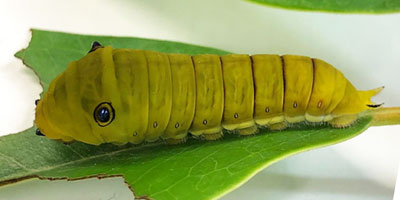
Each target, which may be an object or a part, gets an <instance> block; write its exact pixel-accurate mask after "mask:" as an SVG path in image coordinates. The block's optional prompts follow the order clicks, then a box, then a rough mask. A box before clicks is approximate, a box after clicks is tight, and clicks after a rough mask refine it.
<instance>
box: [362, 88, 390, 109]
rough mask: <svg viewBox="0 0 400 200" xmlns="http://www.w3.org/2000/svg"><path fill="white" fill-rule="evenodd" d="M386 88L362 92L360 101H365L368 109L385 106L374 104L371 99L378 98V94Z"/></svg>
mask: <svg viewBox="0 0 400 200" xmlns="http://www.w3.org/2000/svg"><path fill="white" fill-rule="evenodd" d="M384 88H385V86H382V87H378V88H375V89H372V90H367V91H360V93H359V95H360V99H362V100H364V101H365V105H366V106H367V109H375V108H380V107H381V106H382V105H383V103H380V104H376V103H374V102H372V101H371V98H372V97H373V96H376V95H377V94H379V93H380V92H381V91H382V90H383V89H384Z"/></svg>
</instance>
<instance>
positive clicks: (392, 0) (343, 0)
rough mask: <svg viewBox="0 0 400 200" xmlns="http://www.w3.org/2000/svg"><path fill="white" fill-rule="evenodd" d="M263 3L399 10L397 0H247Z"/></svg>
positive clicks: (341, 9)
mask: <svg viewBox="0 0 400 200" xmlns="http://www.w3.org/2000/svg"><path fill="white" fill-rule="evenodd" d="M247 1H251V2H255V3H259V4H263V5H269V6H274V7H282V8H287V9H296V10H311V11H325V12H340V13H371V14H372V13H394V12H400V1H398V0H335V1H331V0H247Z"/></svg>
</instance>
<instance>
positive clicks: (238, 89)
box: [35, 42, 383, 145]
mask: <svg viewBox="0 0 400 200" xmlns="http://www.w3.org/2000/svg"><path fill="white" fill-rule="evenodd" d="M382 88H383V87H381V88H376V89H373V90H369V91H359V90H357V89H355V88H354V86H353V85H352V84H351V83H350V82H349V81H348V80H347V79H346V78H345V77H344V76H343V74H342V73H341V72H340V71H338V70H337V69H335V68H334V67H332V66H331V65H329V64H328V63H326V62H324V61H322V60H319V59H311V58H309V57H304V56H294V55H284V56H278V55H252V56H249V55H238V54H231V55H224V56H218V55H195V56H189V55H185V54H165V53H159V52H154V51H147V50H133V49H113V48H112V47H110V46H106V47H103V46H101V45H100V44H99V43H97V42H95V43H93V46H92V49H91V51H90V52H89V53H88V54H87V55H86V56H85V57H83V58H81V59H80V60H78V61H73V62H71V63H70V64H69V65H68V67H67V69H66V70H65V71H64V72H63V73H61V74H59V75H58V76H57V77H56V78H55V79H54V80H53V81H52V82H51V83H50V86H49V89H48V91H47V92H46V93H45V94H44V96H43V98H42V100H40V101H39V102H37V107H36V119H35V123H36V125H37V127H38V130H37V134H38V135H45V136H46V137H48V138H51V139H59V140H62V141H65V142H69V141H73V140H77V141H81V142H85V143H89V144H95V145H98V144H101V143H114V144H125V143H127V142H131V143H136V144H137V143H141V142H143V141H155V140H157V139H159V138H164V139H167V140H169V142H171V143H174V142H180V141H183V140H184V139H185V138H186V136H187V133H188V132H190V133H191V134H192V135H195V136H201V137H203V138H205V139H208V140H214V139H218V138H220V137H221V136H222V134H223V132H222V130H223V129H226V130H236V131H237V132H239V134H241V135H249V134H254V133H256V132H257V127H258V126H266V127H269V128H271V129H284V128H285V127H286V126H287V125H288V123H296V122H301V121H304V120H307V121H310V122H323V121H326V122H328V123H329V124H331V125H332V126H333V127H346V126H349V125H351V124H352V123H353V122H354V121H355V120H356V119H357V117H358V114H359V113H360V112H362V111H364V110H367V109H375V108H378V107H379V106H380V105H377V104H373V103H372V102H371V101H370V98H371V97H372V96H374V95H376V94H377V93H379V91H381V90H382Z"/></svg>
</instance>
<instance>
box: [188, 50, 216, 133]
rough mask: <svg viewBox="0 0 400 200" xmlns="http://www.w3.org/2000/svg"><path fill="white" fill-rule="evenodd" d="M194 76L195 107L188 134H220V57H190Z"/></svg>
mask: <svg viewBox="0 0 400 200" xmlns="http://www.w3.org/2000/svg"><path fill="white" fill-rule="evenodd" d="M192 59H193V65H194V69H195V76H196V101H195V102H196V107H195V114H194V118H193V121H192V125H191V127H190V129H189V132H190V133H191V134H193V135H196V136H198V135H203V134H218V133H220V132H222V128H221V121H222V114H223V111H224V85H223V75H222V67H221V61H220V57H219V56H217V55H196V56H193V57H192Z"/></svg>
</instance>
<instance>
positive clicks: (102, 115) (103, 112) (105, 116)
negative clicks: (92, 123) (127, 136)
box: [97, 108, 110, 122]
mask: <svg viewBox="0 0 400 200" xmlns="http://www.w3.org/2000/svg"><path fill="white" fill-rule="evenodd" d="M97 118H98V119H99V121H100V122H108V120H110V111H109V110H108V109H107V108H101V109H100V110H99V112H97Z"/></svg>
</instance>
